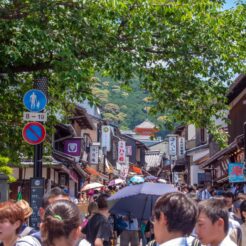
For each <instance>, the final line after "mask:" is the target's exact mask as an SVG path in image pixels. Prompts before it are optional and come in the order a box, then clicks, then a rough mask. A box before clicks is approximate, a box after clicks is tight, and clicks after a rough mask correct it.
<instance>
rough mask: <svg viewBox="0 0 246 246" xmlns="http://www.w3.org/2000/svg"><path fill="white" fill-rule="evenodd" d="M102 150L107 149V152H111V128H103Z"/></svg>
mask: <svg viewBox="0 0 246 246" xmlns="http://www.w3.org/2000/svg"><path fill="white" fill-rule="evenodd" d="M101 141H102V145H101V146H102V149H103V148H106V151H110V150H111V135H110V126H106V125H104V126H102V138H101Z"/></svg>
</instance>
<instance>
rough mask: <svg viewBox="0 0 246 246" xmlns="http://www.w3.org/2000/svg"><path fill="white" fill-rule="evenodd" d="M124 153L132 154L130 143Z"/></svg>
mask: <svg viewBox="0 0 246 246" xmlns="http://www.w3.org/2000/svg"><path fill="white" fill-rule="evenodd" d="M126 154H127V155H128V156H132V146H131V145H129V146H126Z"/></svg>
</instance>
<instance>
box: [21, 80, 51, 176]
mask: <svg viewBox="0 0 246 246" xmlns="http://www.w3.org/2000/svg"><path fill="white" fill-rule="evenodd" d="M34 88H36V89H32V90H29V91H27V92H26V93H25V95H24V97H23V103H24V105H25V107H26V108H27V109H28V111H30V112H24V114H23V120H24V121H34V122H30V123H28V124H26V125H25V127H24V128H23V131H22V135H23V138H24V140H25V141H26V142H27V143H29V144H32V145H34V163H33V164H34V165H33V177H34V178H42V156H43V143H42V142H43V141H44V139H45V136H46V131H45V128H44V126H43V125H42V124H41V123H39V122H37V121H40V122H45V121H47V114H46V113H45V112H42V111H43V110H44V108H45V106H46V104H47V98H46V96H47V95H48V79H47V78H45V77H42V78H37V79H35V80H34ZM37 89H39V90H37Z"/></svg>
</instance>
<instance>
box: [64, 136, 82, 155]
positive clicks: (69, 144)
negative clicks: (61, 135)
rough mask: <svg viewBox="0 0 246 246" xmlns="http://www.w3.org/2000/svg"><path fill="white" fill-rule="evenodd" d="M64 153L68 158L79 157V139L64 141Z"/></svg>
mask: <svg viewBox="0 0 246 246" xmlns="http://www.w3.org/2000/svg"><path fill="white" fill-rule="evenodd" d="M63 143H64V153H65V154H67V155H70V156H78V157H79V156H80V155H81V139H80V138H69V139H66V140H64V142H63Z"/></svg>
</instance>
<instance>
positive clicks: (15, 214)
mask: <svg viewBox="0 0 246 246" xmlns="http://www.w3.org/2000/svg"><path fill="white" fill-rule="evenodd" d="M23 222H24V211H23V209H22V208H21V207H20V206H19V205H18V204H16V203H14V202H12V201H6V202H3V203H0V241H1V243H0V245H1V246H15V245H16V241H17V240H18V238H19V231H20V228H21V226H22V223H23Z"/></svg>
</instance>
